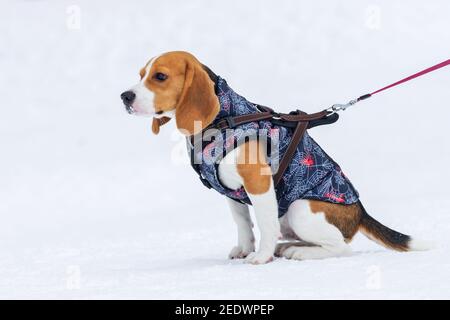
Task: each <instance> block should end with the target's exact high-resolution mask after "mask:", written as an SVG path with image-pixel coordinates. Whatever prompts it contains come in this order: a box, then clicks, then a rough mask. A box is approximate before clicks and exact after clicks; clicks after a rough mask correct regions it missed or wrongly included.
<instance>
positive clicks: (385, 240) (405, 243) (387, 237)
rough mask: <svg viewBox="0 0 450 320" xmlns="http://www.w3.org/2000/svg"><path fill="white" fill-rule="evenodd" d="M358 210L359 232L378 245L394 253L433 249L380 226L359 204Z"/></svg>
mask: <svg viewBox="0 0 450 320" xmlns="http://www.w3.org/2000/svg"><path fill="white" fill-rule="evenodd" d="M360 208H361V220H360V225H359V231H361V232H362V233H363V234H364V235H365V236H366V237H367V238H369V239H371V240H373V241H375V242H377V243H378V244H381V245H382V246H384V247H386V248H388V249H392V250H396V251H423V250H429V249H431V248H432V247H433V245H432V244H431V243H428V242H426V241H420V240H417V239H415V238H412V237H411V236H408V235H406V234H403V233H400V232H398V231H395V230H392V229H390V228H388V227H386V226H385V225H383V224H381V223H380V222H378V221H377V220H375V219H374V218H372V217H371V216H370V215H369V214H368V213H367V211H366V210H365V209H364V207H363V205H362V204H361V203H360Z"/></svg>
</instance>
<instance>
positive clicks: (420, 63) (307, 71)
mask: <svg viewBox="0 0 450 320" xmlns="http://www.w3.org/2000/svg"><path fill="white" fill-rule="evenodd" d="M73 5H75V7H73ZM77 8H78V9H80V14H81V15H80V17H81V20H80V22H81V23H80V29H77V20H76V19H75V20H73V19H72V17H73V15H74V14H75V15H76V12H77ZM0 9H1V10H0V90H1V97H2V106H1V111H2V112H1V115H2V116H1V117H0V146H1V151H0V152H1V153H0V179H1V180H0V217H1V219H2V221H1V223H0V298H9V299H17V298H38V299H43V298H63V299H66V298H69V299H70V298H86V299H99V298H111V299H116V298H150V299H155V298H169V299H187V298H189V299H197V298H198V299H200V298H201V299H215V298H236V299H240V298H247V299H249V298H250V299H251V298H267V299H283V298H286V299H292V298H294V299H313V298H325V299H331V298H338V299H356V298H360V299H369V298H375V299H379V298H388V299H395V298H407V299H414V298H420V299H422V298H447V299H448V298H450V283H449V282H450V281H449V280H450V277H449V276H450V254H449V249H450V247H449V240H450V235H449V233H448V228H449V226H450V209H449V208H450V196H449V190H448V189H447V188H448V181H449V178H450V173H449V170H448V168H447V165H448V163H450V148H449V143H448V133H449V126H448V117H449V116H450V111H449V102H448V101H450V90H449V89H448V88H449V82H450V69H448V68H447V69H443V70H440V71H437V72H435V73H433V74H432V75H428V76H425V77H423V78H420V79H417V80H415V81H414V82H410V83H408V84H405V85H403V86H401V87H398V88H395V89H392V90H390V91H387V92H386V93H384V94H380V95H379V96H377V97H374V98H372V99H370V100H369V101H367V102H364V103H362V104H360V105H358V106H357V107H355V108H354V109H353V110H352V111H348V112H346V113H345V114H343V115H342V118H341V120H340V121H339V123H337V124H335V125H334V126H330V127H323V128H317V129H314V130H312V131H311V135H312V136H313V137H314V138H315V139H316V140H318V142H319V143H320V144H321V145H322V146H323V147H324V148H325V150H326V151H327V152H328V153H329V154H331V155H332V156H333V157H334V158H335V159H336V160H337V161H338V162H339V163H340V164H341V165H342V167H343V168H344V170H345V171H346V173H347V175H348V176H349V177H350V178H351V180H352V181H353V182H354V184H355V186H356V187H357V188H358V190H359V191H360V193H361V198H362V201H363V202H364V203H365V206H366V208H367V209H368V211H369V212H370V213H371V214H372V215H373V216H374V217H376V218H377V219H378V220H380V221H381V222H383V223H384V224H386V225H388V226H391V227H393V228H396V229H398V230H399V231H403V232H406V233H409V234H412V235H415V236H417V237H421V238H425V239H430V240H433V241H435V242H436V243H437V245H438V247H437V248H436V249H434V250H432V251H428V252H415V253H405V254H400V253H396V252H392V251H388V250H385V249H383V248H381V247H379V246H377V245H376V244H374V243H372V242H370V241H368V240H366V239H365V238H363V237H362V236H358V237H357V238H356V239H355V240H354V242H353V248H354V251H355V253H354V255H353V256H351V257H348V258H339V259H328V260H321V261H303V262H298V261H288V260H284V259H278V260H276V261H275V262H273V263H270V264H267V265H263V266H251V265H246V264H243V263H242V262H241V261H228V260H227V259H226V256H227V254H228V251H229V250H230V249H231V247H232V246H233V245H234V242H235V238H236V234H235V229H234V225H233V222H232V220H231V216H230V214H229V213H228V210H227V208H226V204H225V202H224V200H223V199H221V197H220V196H219V195H217V194H215V193H214V192H212V191H208V190H206V189H204V187H203V186H202V185H201V184H200V183H199V182H198V181H197V178H196V176H195V174H194V173H193V172H192V171H191V169H190V168H189V167H188V166H187V164H186V163H184V164H180V163H179V162H180V160H183V159H184V160H186V157H185V156H184V154H183V155H182V156H178V154H179V153H180V150H184V149H183V148H184V147H183V146H181V147H180V137H179V136H178V135H177V134H176V131H175V128H174V126H173V124H171V125H168V126H167V127H164V128H163V129H166V130H162V133H161V134H160V136H158V137H154V136H152V135H151V132H150V124H149V121H148V120H146V119H137V118H134V117H130V116H129V115H127V114H126V113H125V112H124V108H123V106H122V105H121V102H120V99H119V94H120V93H121V92H122V91H123V90H124V89H126V88H127V87H129V86H130V85H131V84H132V83H133V82H135V81H137V78H138V75H137V73H138V70H139V67H140V66H142V65H143V64H144V63H145V62H146V60H147V59H149V58H150V57H151V56H153V55H156V54H158V53H161V52H163V51H168V50H174V49H183V50H188V51H191V52H193V53H194V54H196V55H197V56H198V57H199V59H200V60H202V61H203V62H204V63H205V64H207V65H209V66H210V67H211V68H212V69H213V70H214V71H216V72H217V73H218V74H220V75H222V76H223V77H224V78H226V79H227V80H228V82H229V84H230V85H231V86H232V87H233V88H234V89H235V90H236V91H238V92H239V93H241V94H243V95H245V96H246V97H247V98H249V99H250V100H252V101H255V102H260V103H264V104H266V105H269V106H273V107H275V108H277V109H279V110H283V111H289V110H290V109H293V108H294V107H296V106H302V108H303V109H304V110H305V111H308V112H313V111H316V110H319V109H320V108H322V107H324V106H328V105H330V104H332V103H335V102H345V101H348V100H349V99H350V98H353V97H355V96H357V95H359V94H364V93H366V92H368V91H370V90H372V89H377V88H379V87H380V86H383V85H385V84H388V83H390V82H393V81H396V80H397V79H399V78H400V77H402V76H406V75H409V74H411V73H413V72H416V71H418V70H420V69H421V68H425V67H428V66H430V65H432V64H434V63H437V62H440V61H443V60H445V59H448V58H449V56H448V53H449V52H450V41H449V33H448V30H450V21H449V20H448V15H449V13H450V3H449V2H448V1H446V0H441V1H437V0H436V1H429V2H423V1H419V0H416V1H408V2H406V1H396V0H394V1H381V0H380V1H365V0H363V1H356V0H355V1H345V2H341V1H315V2H314V3H312V2H310V1H270V2H269V1H256V0H252V1H235V0H233V1H226V2H223V1H221V2H218V1H206V0H205V1H199V0H193V1H126V2H125V1H106V0H102V1H87V0H83V1H81V0H72V1H38V0H33V1H31V0H29V1H24V0H16V1H12V0H3V1H2V2H1V4H0ZM67 23H69V25H67ZM424 114H426V115H425V116H424ZM428 115H431V116H428ZM174 159H175V160H174ZM446 163H447V165H446Z"/></svg>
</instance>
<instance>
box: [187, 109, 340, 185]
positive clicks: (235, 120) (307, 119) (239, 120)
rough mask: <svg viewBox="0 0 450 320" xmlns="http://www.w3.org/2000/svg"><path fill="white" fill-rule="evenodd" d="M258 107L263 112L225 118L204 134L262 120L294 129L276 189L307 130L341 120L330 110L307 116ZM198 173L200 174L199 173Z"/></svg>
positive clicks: (300, 112) (277, 176) (301, 113)
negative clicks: (213, 129)
mask: <svg viewBox="0 0 450 320" xmlns="http://www.w3.org/2000/svg"><path fill="white" fill-rule="evenodd" d="M258 107H259V108H260V109H262V110H263V111H262V112H258V113H251V114H246V115H242V116H235V117H231V116H230V117H227V118H224V119H222V120H220V121H218V122H216V123H213V124H211V125H209V126H208V127H207V128H205V129H204V131H203V132H205V131H206V130H208V129H212V128H215V129H218V130H225V129H232V128H235V127H237V126H240V125H242V124H245V123H249V122H257V121H262V120H269V121H271V122H272V123H273V124H276V125H278V126H284V127H288V128H291V129H294V133H293V134H292V138H291V141H290V142H289V145H288V147H287V149H286V152H285V153H284V155H283V158H282V159H281V161H280V163H279V167H278V171H277V172H276V174H274V176H273V179H274V185H275V187H277V185H278V183H279V182H280V181H281V178H282V177H283V174H284V172H285V171H286V169H287V168H288V166H289V164H290V163H291V160H292V157H293V156H294V154H295V150H296V149H297V146H298V144H299V143H300V141H301V140H302V138H303V135H304V134H305V132H306V130H307V129H309V128H312V127H315V126H320V125H324V124H331V123H334V122H336V121H337V120H338V119H339V116H338V115H337V114H336V113H333V112H330V111H329V110H322V111H320V112H316V113H311V114H307V113H305V112H302V111H300V110H296V111H293V112H291V113H289V114H287V113H278V112H275V111H274V110H273V109H271V108H269V107H265V106H260V105H258ZM191 138H193V137H191ZM196 169H197V168H196ZM196 171H197V170H196ZM197 172H198V173H199V171H197ZM199 176H200V180H202V182H203V184H205V185H207V184H206V183H205V181H204V179H203V177H202V176H201V174H200V173H199ZM207 186H208V185H207ZM208 187H210V186H208Z"/></svg>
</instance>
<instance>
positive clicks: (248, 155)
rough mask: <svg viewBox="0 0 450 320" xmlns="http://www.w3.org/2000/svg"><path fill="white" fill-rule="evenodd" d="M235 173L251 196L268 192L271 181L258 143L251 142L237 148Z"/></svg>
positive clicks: (270, 175)
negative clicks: (236, 172)
mask: <svg viewBox="0 0 450 320" xmlns="http://www.w3.org/2000/svg"><path fill="white" fill-rule="evenodd" d="M237 161H238V163H237V171H238V173H239V175H240V176H241V177H242V179H243V180H244V188H245V190H246V191H247V192H248V193H251V194H262V193H265V192H267V191H268V190H269V188H270V183H271V179H272V174H271V171H270V167H269V165H268V164H267V161H266V157H265V153H264V149H263V148H262V147H261V145H260V144H259V143H258V141H255V140H251V141H249V142H246V143H244V144H243V145H242V146H241V147H240V148H239V153H238V159H237Z"/></svg>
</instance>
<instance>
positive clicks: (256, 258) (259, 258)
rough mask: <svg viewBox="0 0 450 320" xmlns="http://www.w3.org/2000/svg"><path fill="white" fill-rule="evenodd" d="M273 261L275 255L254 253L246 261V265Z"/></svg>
mask: <svg viewBox="0 0 450 320" xmlns="http://www.w3.org/2000/svg"><path fill="white" fill-rule="evenodd" d="M271 261H273V255H272V254H270V253H269V254H267V253H265V252H252V253H250V254H249V255H248V256H247V258H246V259H245V262H246V263H251V264H265V263H268V262H271Z"/></svg>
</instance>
